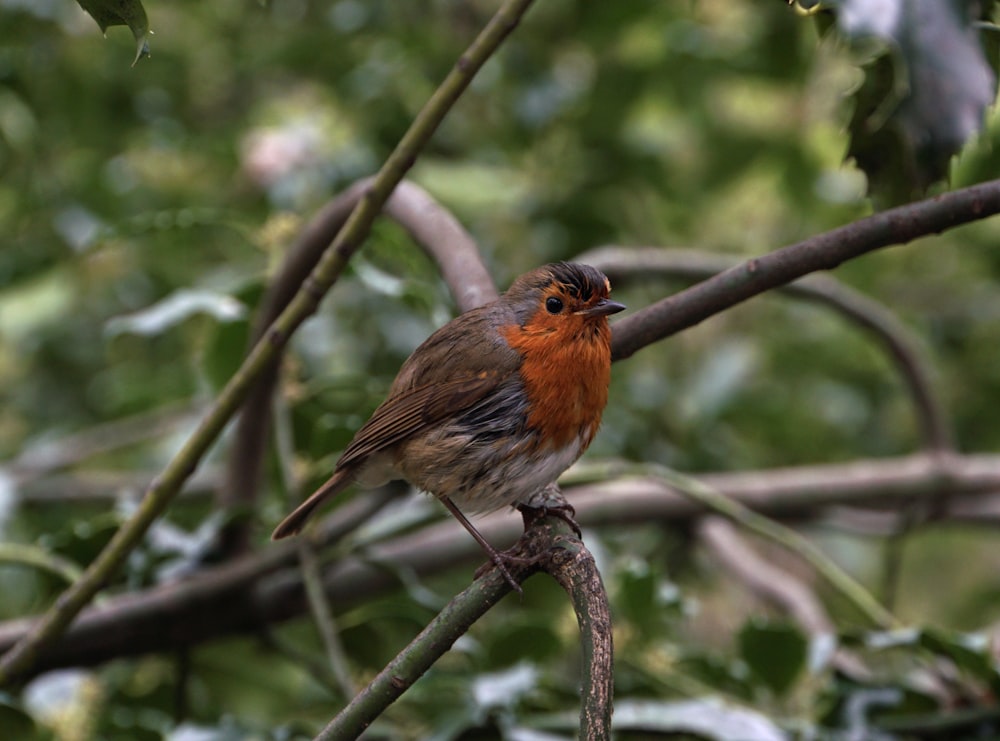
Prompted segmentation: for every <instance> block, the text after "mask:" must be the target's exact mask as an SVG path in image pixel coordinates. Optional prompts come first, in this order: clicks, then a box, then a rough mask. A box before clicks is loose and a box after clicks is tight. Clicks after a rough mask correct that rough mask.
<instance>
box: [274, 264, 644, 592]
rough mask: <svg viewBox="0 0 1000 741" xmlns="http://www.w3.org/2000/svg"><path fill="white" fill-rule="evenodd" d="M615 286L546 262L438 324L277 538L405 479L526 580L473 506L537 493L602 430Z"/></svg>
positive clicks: (496, 505) (589, 272) (593, 272)
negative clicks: (485, 532) (335, 502)
mask: <svg viewBox="0 0 1000 741" xmlns="http://www.w3.org/2000/svg"><path fill="white" fill-rule="evenodd" d="M610 291H611V283H610V281H608V279H607V277H606V276H605V275H604V274H603V273H601V272H600V271H599V270H597V269H596V268H592V267H590V266H589V265H580V264H573V263H565V262H560V263H554V264H551V265H544V266H542V267H540V268H537V269H535V270H532V271H531V272H529V273H525V274H524V275H522V276H520V277H519V278H518V279H517V280H515V281H514V283H513V284H512V285H511V287H510V288H509V289H508V290H507V292H506V293H504V294H503V295H502V296H501V297H500V298H499V299H497V300H496V301H494V302H492V303H490V304H487V305H485V306H480V307H478V308H476V309H472V310H471V311H468V312H466V313H464V314H462V315H460V316H458V317H456V318H455V319H453V320H452V321H450V322H448V323H447V324H446V325H444V326H443V327H441V328H440V329H439V330H437V331H436V332H435V333H434V334H432V335H431V336H430V337H429V338H428V339H427V340H426V341H425V342H424V343H423V344H422V345H420V347H418V348H417V349H416V350H414V352H413V354H412V355H411V356H410V357H409V358H408V359H407V360H406V362H405V363H403V367H402V368H401V369H400V371H399V374H398V375H397V376H396V380H395V381H394V382H393V384H392V388H391V389H390V390H389V397H388V398H387V399H386V400H385V401H384V402H382V404H381V406H379V407H378V409H376V410H375V412H374V413H373V414H372V416H371V419H369V420H368V421H367V422H366V423H365V424H364V425H363V426H362V427H361V429H359V430H358V432H357V434H355V436H354V439H353V440H351V442H350V444H349V445H348V446H347V449H346V450H345V451H344V453H343V455H342V456H341V457H340V460H338V461H337V465H336V467H335V468H334V471H333V475H332V476H331V477H330V478H329V480H328V481H327V482H326V483H325V484H323V485H322V486H321V487H320V488H319V489H318V490H317V491H316V492H315V493H314V494H313V495H312V496H310V497H309V498H308V499H306V500H305V501H304V502H303V503H302V504H301V505H299V507H298V508H297V509H296V510H295V511H294V512H292V513H291V514H290V515H288V517H286V518H285V519H284V520H282V522H281V524H279V525H278V527H277V528H275V530H274V533H273V535H272V536H271V537H272V538H273V539H274V540H278V539H280V538H285V537H287V536H289V535H293V534H295V533H297V532H299V531H300V530H301V529H302V527H303V526H304V525H305V523H306V521H307V520H308V519H309V517H310V516H312V514H313V512H314V511H315V510H316V508H317V507H319V505H320V504H322V503H323V502H324V501H326V500H327V499H329V498H331V497H333V496H334V495H336V494H338V493H339V492H341V491H342V490H344V489H345V488H347V487H348V486H349V485H350V484H352V483H355V482H356V483H358V484H360V485H361V486H362V487H365V488H372V487H375V486H380V485H381V484H384V483H385V482H387V481H389V480H392V479H400V478H402V479H405V480H406V481H408V482H409V483H410V484H412V485H413V486H415V487H417V488H419V489H422V490H424V491H427V492H430V493H431V494H433V495H434V496H436V497H437V498H438V499H439V500H440V501H441V502H442V503H443V504H444V505H445V507H447V508H448V510H449V511H450V512H451V513H452V514H453V515H454V516H455V517H456V518H457V519H458V521H459V522H461V523H462V525H463V526H464V527H465V528H466V529H467V530H468V531H469V533H471V534H472V536H473V537H474V538H475V539H476V540H477V541H478V542H479V544H480V545H481V546H482V547H483V548H484V550H486V552H487V553H488V554H489V556H490V558H491V560H492V561H493V563H495V564H496V565H497V567H498V568H499V569H500V570H501V572H502V573H503V574H504V576H505V577H506V578H507V580H508V581H509V582H510V583H511V585H512V586H513V587H514V588H515V589H517V584H516V583H515V582H514V581H513V580H512V578H511V576H510V574H509V573H508V572H507V569H506V568H505V567H504V563H503V560H504V558H505V557H504V556H503V554H500V553H498V552H497V551H496V550H495V549H494V548H493V547H492V546H491V545H490V544H489V543H488V542H487V541H486V539H485V538H483V536H482V535H481V534H480V533H479V531H478V530H476V528H475V527H474V526H473V525H472V523H471V522H469V520H468V519H467V518H466V516H465V513H468V514H482V513H487V512H492V511H494V510H497V509H500V508H502V507H504V506H508V505H517V504H519V503H521V502H524V501H526V500H528V499H529V498H530V497H531V496H532V495H534V494H536V493H538V492H539V491H541V490H542V489H543V488H544V487H545V486H547V485H548V484H550V483H552V482H554V481H555V480H556V479H557V478H558V477H559V475H560V474H561V473H562V472H563V471H565V470H566V469H567V468H569V466H570V465H572V463H573V462H574V461H576V459H577V458H579V457H580V455H581V454H582V453H583V451H585V450H586V449H587V446H589V445H590V442H591V441H592V440H593V439H594V435H595V434H596V433H597V428H598V426H599V425H600V422H601V413H602V412H603V411H604V406H605V404H606V403H607V400H608V383H609V381H610V378H611V328H610V327H609V326H608V316H609V315H610V314H615V313H617V312H619V311H621V310H623V309H624V308H625V307H624V306H623V305H622V304H620V303H617V302H615V301H612V300H611V299H610V298H608V294H609V293H610ZM574 524H575V523H574Z"/></svg>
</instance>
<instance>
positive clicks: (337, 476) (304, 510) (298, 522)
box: [271, 467, 354, 540]
mask: <svg viewBox="0 0 1000 741" xmlns="http://www.w3.org/2000/svg"><path fill="white" fill-rule="evenodd" d="M353 473H354V472H353V471H352V470H351V469H350V467H348V468H345V469H340V470H338V471H334V472H333V476H331V477H330V478H329V479H327V482H326V483H325V484H323V485H322V486H321V487H319V489H317V490H316V491H315V493H314V494H313V495H312V496H310V497H309V498H308V499H307V500H306V501H304V502H303V503H302V504H300V505H299V506H298V507H296V508H295V510H294V511H293V512H292V513H291V514H290V515H288V517H286V518H285V519H284V520H282V521H281V522H280V523H278V527H276V528H274V532H273V533H271V540H281V539H282V538H287V537H288V536H289V535H295V534H296V533H297V532H299V531H300V530H301V529H302V528H303V527H305V524H306V522H307V521H308V520H309V518H310V517H312V514H313V512H314V511H315V510H316V508H317V507H319V506H320V505H321V504H322V503H323V502H325V501H326V500H327V499H331V498H332V497H334V496H336V495H337V494H339V493H340V492H342V491H343V490H344V489H346V488H347V487H348V486H349V485H350V484H351V482H352V481H353V480H354V476H353V475H352V474H353Z"/></svg>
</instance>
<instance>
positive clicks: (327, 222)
mask: <svg viewBox="0 0 1000 741" xmlns="http://www.w3.org/2000/svg"><path fill="white" fill-rule="evenodd" d="M371 183H372V180H371V178H366V179H364V180H361V181H359V182H357V183H355V184H354V185H352V186H351V187H350V188H348V189H347V190H345V191H344V192H343V193H341V194H340V195H338V196H337V197H336V198H334V199H333V200H332V201H330V202H329V203H328V204H327V205H326V206H324V207H323V208H322V209H321V210H320V211H319V213H317V214H316V216H315V217H313V219H312V221H311V222H310V223H309V224H308V225H307V226H306V227H305V228H304V229H303V230H302V232H301V233H300V234H299V236H298V239H296V241H295V243H294V244H293V245H292V247H291V249H289V251H288V256H287V257H286V258H285V260H284V261H283V263H282V265H281V268H280V269H279V271H278V274H277V275H276V276H275V278H274V279H273V280H272V281H271V282H270V283H269V284H268V287H267V291H266V292H265V294H264V296H263V298H262V299H261V306H260V310H259V312H258V315H257V318H256V319H255V320H254V326H253V329H252V330H251V335H250V345H251V347H252V346H253V345H254V344H256V343H257V341H258V340H260V338H261V337H263V336H264V333H265V332H266V331H267V328H268V327H269V326H270V325H271V322H273V321H274V319H275V318H276V317H278V316H279V315H280V314H281V312H282V311H284V309H285V307H287V306H288V304H289V303H290V302H291V300H292V299H293V298H294V297H295V293H296V291H298V289H299V287H300V286H301V285H302V284H303V282H304V281H305V280H306V278H308V277H309V272H310V271H311V270H312V269H313V268H314V267H315V266H316V263H318V262H319V260H320V258H321V257H322V256H323V253H324V251H325V250H326V248H327V247H328V246H329V244H330V243H331V242H332V241H333V240H334V239H335V238H336V236H337V234H338V233H339V231H340V229H341V227H343V225H344V222H345V221H346V220H347V217H348V216H349V215H350V212H351V210H352V209H353V208H354V207H355V206H356V205H357V204H358V202H359V201H360V200H361V197H362V196H363V195H364V193H365V192H366V190H367V189H368V188H369V187H370V186H371ZM383 214H384V215H386V216H388V217H389V218H391V219H393V220H394V221H396V222H397V223H398V224H399V225H400V226H402V227H403V228H404V229H406V231H407V232H409V234H410V236H411V237H412V238H413V240H414V241H415V242H416V243H417V244H418V245H419V246H420V247H421V248H422V249H423V250H424V252H425V253H427V255H428V256H429V257H430V258H431V259H433V260H434V261H435V262H436V263H437V265H438V268H439V269H440V270H441V274H442V276H443V277H444V280H445V283H446V284H447V285H448V287H449V289H450V290H451V294H452V295H453V296H454V297H455V303H456V304H457V305H458V309H459V311H463V312H464V311H468V310H469V309H472V308H475V307H476V306H480V305H481V304H485V303H488V302H490V301H492V300H493V299H495V298H496V297H497V289H496V286H495V285H494V284H493V279H492V278H491V277H490V274H489V272H488V271H487V270H486V266H485V265H484V264H483V262H482V257H481V256H480V254H479V248H478V246H477V245H476V243H475V241H474V240H473V239H472V237H471V236H470V235H469V233H468V232H467V231H465V229H464V228H463V227H462V225H461V224H459V223H458V220H457V219H456V218H455V217H454V216H452V215H451V213H450V212H449V211H448V210H447V209H445V208H444V207H443V206H441V205H440V204H439V203H438V202H437V201H435V200H434V199H433V198H432V197H431V196H430V194H429V193H427V191H425V190H424V189H423V188H421V187H420V186H418V185H416V184H415V183H412V182H410V181H408V180H403V181H401V182H400V183H399V185H397V186H396V189H395V190H394V191H393V193H392V195H391V196H390V197H389V200H388V201H387V202H386V204H385V206H384V207H383ZM279 373H280V357H275V358H274V359H273V360H272V361H271V362H270V363H269V365H268V367H267V369H266V370H265V371H264V373H263V374H262V375H261V377H260V379H259V380H258V381H257V383H256V384H255V385H254V387H253V389H252V390H251V392H250V394H249V396H248V397H247V400H246V403H245V404H244V406H243V409H242V411H241V412H240V417H239V420H238V421H237V425H236V433H235V435H234V439H233V447H232V450H231V452H230V454H229V458H228V466H227V476H226V485H225V487H224V488H223V489H222V490H221V492H220V497H219V505H220V507H221V508H222V509H224V510H229V511H234V512H252V511H253V504H254V502H256V501H257V491H258V489H259V487H260V480H261V470H262V466H263V464H264V457H265V456H264V451H265V449H266V447H267V438H268V434H269V432H270V429H271V400H272V399H273V398H274V393H275V389H276V388H277V385H278V377H279ZM248 538H249V521H248V519H247V518H245V517H244V518H233V519H232V520H231V522H230V524H228V525H227V526H226V528H224V529H223V531H222V533H221V534H220V548H221V550H222V552H223V553H226V554H230V555H232V554H237V553H242V552H243V551H244V550H245V549H246V546H247V543H248Z"/></svg>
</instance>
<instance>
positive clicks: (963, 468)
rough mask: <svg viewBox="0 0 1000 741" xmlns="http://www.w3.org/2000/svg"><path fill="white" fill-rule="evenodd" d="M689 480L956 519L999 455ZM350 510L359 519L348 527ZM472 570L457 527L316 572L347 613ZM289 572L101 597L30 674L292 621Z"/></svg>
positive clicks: (618, 506) (278, 555)
mask: <svg viewBox="0 0 1000 741" xmlns="http://www.w3.org/2000/svg"><path fill="white" fill-rule="evenodd" d="M597 468H600V467H598V466H586V467H580V469H579V471H578V473H579V474H583V473H588V470H589V472H590V474H594V475H590V480H591V481H593V479H594V478H595V477H596V473H597V471H596V469H597ZM603 468H605V469H607V470H604V471H603V473H604V474H605V475H606V476H613V475H614V469H615V466H614V464H611V465H608V466H605V467H603ZM575 475H576V474H575ZM570 478H572V477H570ZM700 478H701V480H702V481H704V482H706V483H708V484H710V485H711V486H712V487H714V488H716V489H718V490H720V491H722V492H724V493H726V494H727V495H728V496H730V497H732V498H734V499H736V500H737V501H740V502H741V503H743V504H744V505H746V506H748V507H751V508H753V509H755V510H756V511H758V512H761V513H764V514H767V515H770V516H772V517H776V518H806V517H811V516H815V515H816V514H817V513H819V512H822V511H823V509H824V508H826V507H830V506H834V505H837V504H844V505H852V506H856V505H861V504H863V505H865V506H883V507H897V506H898V505H899V503H901V502H905V501H908V500H910V499H913V498H923V497H933V496H935V495H937V494H939V493H941V492H942V491H948V492H950V495H951V498H950V502H949V514H950V512H951V511H955V512H956V513H958V515H959V516H960V517H962V516H967V515H968V514H969V513H968V512H966V507H967V506H968V507H970V508H972V507H975V506H976V505H978V504H979V502H981V501H982V497H983V495H984V494H986V493H990V494H991V493H993V492H997V491H1000V456H998V455H992V456H991V455H967V456H957V455H956V456H955V457H954V458H950V459H948V461H947V462H946V463H942V461H941V457H940V456H937V455H931V454H921V455H915V456H910V457H905V458H895V459H888V460H878V461H859V462H854V463H849V464H840V465H826V466H811V467H803V468H788V469H774V470H770V471H752V472H747V473H726V474H712V475H703V476H701V477H700ZM565 490H566V493H567V495H568V498H569V500H570V501H571V502H572V503H573V505H574V507H575V508H576V512H577V520H578V521H579V522H580V523H581V524H582V525H584V526H585V527H595V528H596V527H603V526H608V525H628V524H637V523H643V524H647V523H650V522H668V523H676V522H678V521H686V520H690V519H692V518H695V517H701V516H703V515H704V514H705V511H704V509H703V508H701V507H700V506H698V505H697V504H696V503H694V502H692V501H690V500H687V499H685V498H684V497H682V496H680V495H678V494H676V493H675V492H673V491H672V490H670V489H669V488H668V487H666V486H664V485H663V484H662V482H660V481H658V480H656V479H651V478H649V479H647V478H628V479H616V480H611V481H605V482H602V483H587V484H581V485H577V486H572V487H570V486H569V485H566V487H565ZM380 496H382V497H385V498H388V497H389V496H390V495H389V494H381V495H380V494H378V493H376V492H368V493H365V494H364V495H363V496H360V497H356V498H354V499H352V500H350V501H348V502H346V503H345V504H344V505H342V506H341V507H339V508H338V509H337V510H336V511H335V512H334V513H333V514H332V515H331V516H330V518H327V519H326V520H324V521H323V522H322V523H321V525H320V527H319V528H318V533H317V534H316V538H317V542H319V543H326V542H328V540H329V535H330V534H329V532H328V531H329V530H331V529H333V528H336V529H337V530H338V532H339V533H340V534H342V533H343V532H345V531H346V530H349V529H350V528H351V527H353V526H354V525H356V523H357V522H360V521H363V520H364V519H366V518H367V517H368V516H369V513H368V512H367V511H362V510H364V508H366V507H369V506H372V502H373V500H376V499H378V498H379V497H380ZM383 501H385V500H384V499H383ZM354 508H359V510H358V511H356V512H354V514H353V516H352V517H347V514H348V512H349V511H352V510H353V509H354ZM477 526H478V527H479V529H480V530H481V531H482V533H483V535H484V536H486V537H487V538H488V539H489V540H490V542H491V543H495V544H497V545H498V546H500V545H504V544H511V543H513V542H514V541H515V540H516V539H517V537H518V536H519V535H520V533H521V529H522V528H521V524H520V522H519V520H518V519H517V518H515V517H511V516H510V515H509V514H503V513H498V514H496V515H492V516H489V517H485V518H483V519H482V520H478V521H477ZM481 561H482V551H481V550H480V549H479V547H478V545H477V544H476V543H475V542H474V541H473V540H472V539H471V538H469V537H467V535H465V534H464V531H462V530H461V529H460V526H459V525H458V524H457V523H454V522H452V521H451V520H448V521H444V522H440V523H436V524H434V525H431V526H428V527H426V528H423V529H421V530H418V531H416V532H414V533H410V534H408V535H406V536H402V537H399V538H394V539H392V540H389V541H386V542H384V543H379V544H376V545H373V546H371V547H369V548H367V549H366V550H365V551H364V553H362V554H360V555H355V556H350V557H348V558H345V559H344V560H342V561H339V562H337V563H336V564H333V565H331V566H330V567H329V568H327V569H326V570H325V571H324V574H323V583H324V586H325V589H326V593H327V595H328V597H329V598H330V600H331V601H332V602H333V604H335V605H337V606H338V608H340V609H347V608H349V607H351V606H353V605H356V604H358V603H360V602H363V601H365V600H367V599H370V598H372V597H373V596H376V595H379V594H384V593H385V592H386V591H388V590H390V589H395V588H397V587H398V586H399V585H398V581H397V580H396V578H395V577H394V576H393V573H392V567H396V568H403V567H405V568H407V569H409V570H411V572H412V573H414V574H415V575H416V576H418V577H426V576H429V575H431V574H436V573H441V572H443V571H446V570H449V569H453V568H454V567H455V566H456V565H458V564H474V563H479V562H481ZM296 563H297V553H296V548H295V544H294V543H279V544H276V545H275V546H273V547H271V548H269V549H267V550H265V551H263V552H262V553H261V554H259V555H255V556H246V557H244V558H241V559H239V560H236V561H233V562H232V563H228V564H224V565H222V566H218V567H214V568H211V569H206V570H204V571H202V572H200V573H198V574H196V575H194V576H192V577H190V578H189V579H187V580H185V581H182V582H178V583H176V584H171V585H165V586H161V587H156V588H153V589H150V590H147V591H145V592H140V593H135V594H126V595H122V596H117V597H109V598H108V599H107V600H105V602H104V603H103V604H102V605H101V607H100V608H88V609H87V610H85V611H84V612H83V613H82V614H81V615H80V618H79V619H78V620H77V621H76V622H75V623H74V624H73V626H72V627H71V628H70V630H69V631H68V632H67V634H66V635H65V637H64V638H63V640H62V641H60V642H59V643H58V644H56V645H55V646H53V648H52V649H51V651H50V652H49V653H47V655H46V657H45V658H44V659H43V661H42V662H41V663H39V664H38V665H36V666H35V668H34V670H33V671H32V672H31V673H30V674H32V675H33V674H34V673H37V672H38V671H40V670H44V669H50V668H55V667H60V666H73V665H91V664H97V663H101V662H104V661H108V660H110V659H113V658H116V657H121V656H132V655H138V654H144V653H149V652H154V651H165V650H171V649H173V648H176V647H178V646H187V645H192V644H196V643H199V642H202V641H206V640H210V639H212V638H217V637H220V636H224V635H230V634H232V633H237V632H248V631H252V630H256V629H257V628H258V627H259V626H260V625H262V624H269V623H274V622H280V621H283V620H287V619H290V618H292V617H297V616H299V615H301V614H303V613H304V612H305V611H306V609H307V605H306V599H305V596H304V592H303V588H302V578H301V573H300V571H299V569H298V568H297V567H296ZM379 564H384V566H380V565H379ZM386 566H388V567H389V568H386ZM31 622H32V621H31V620H30V619H20V620H14V621H8V622H5V623H0V651H3V650H5V649H7V648H8V647H10V646H11V645H12V644H13V643H14V642H16V641H17V640H18V639H19V638H20V637H21V636H23V635H24V634H25V632H26V631H27V630H28V629H29V628H30V626H31Z"/></svg>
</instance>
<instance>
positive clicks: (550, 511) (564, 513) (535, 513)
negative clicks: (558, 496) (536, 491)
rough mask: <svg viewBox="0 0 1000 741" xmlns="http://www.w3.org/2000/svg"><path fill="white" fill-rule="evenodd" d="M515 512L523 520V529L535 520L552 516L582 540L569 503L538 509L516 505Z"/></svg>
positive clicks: (547, 505)
mask: <svg viewBox="0 0 1000 741" xmlns="http://www.w3.org/2000/svg"><path fill="white" fill-rule="evenodd" d="M517 511H518V512H520V513H521V517H523V518H524V527H525V528H526V529H527V527H528V526H529V525H531V523H533V522H534V521H535V520H537V519H539V518H542V517H546V516H548V515H552V516H553V517H558V518H559V519H560V520H562V521H563V522H565V523H566V524H567V525H569V526H570V528H572V530H573V532H574V533H576V537H577V538H583V532H582V531H581V530H580V523H578V522H577V521H576V510H575V509H573V505H571V504H570V503H569V502H566V501H563V502H561V503H558V504H544V505H542V506H540V507H532V506H531V505H529V504H519V505H517Z"/></svg>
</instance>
